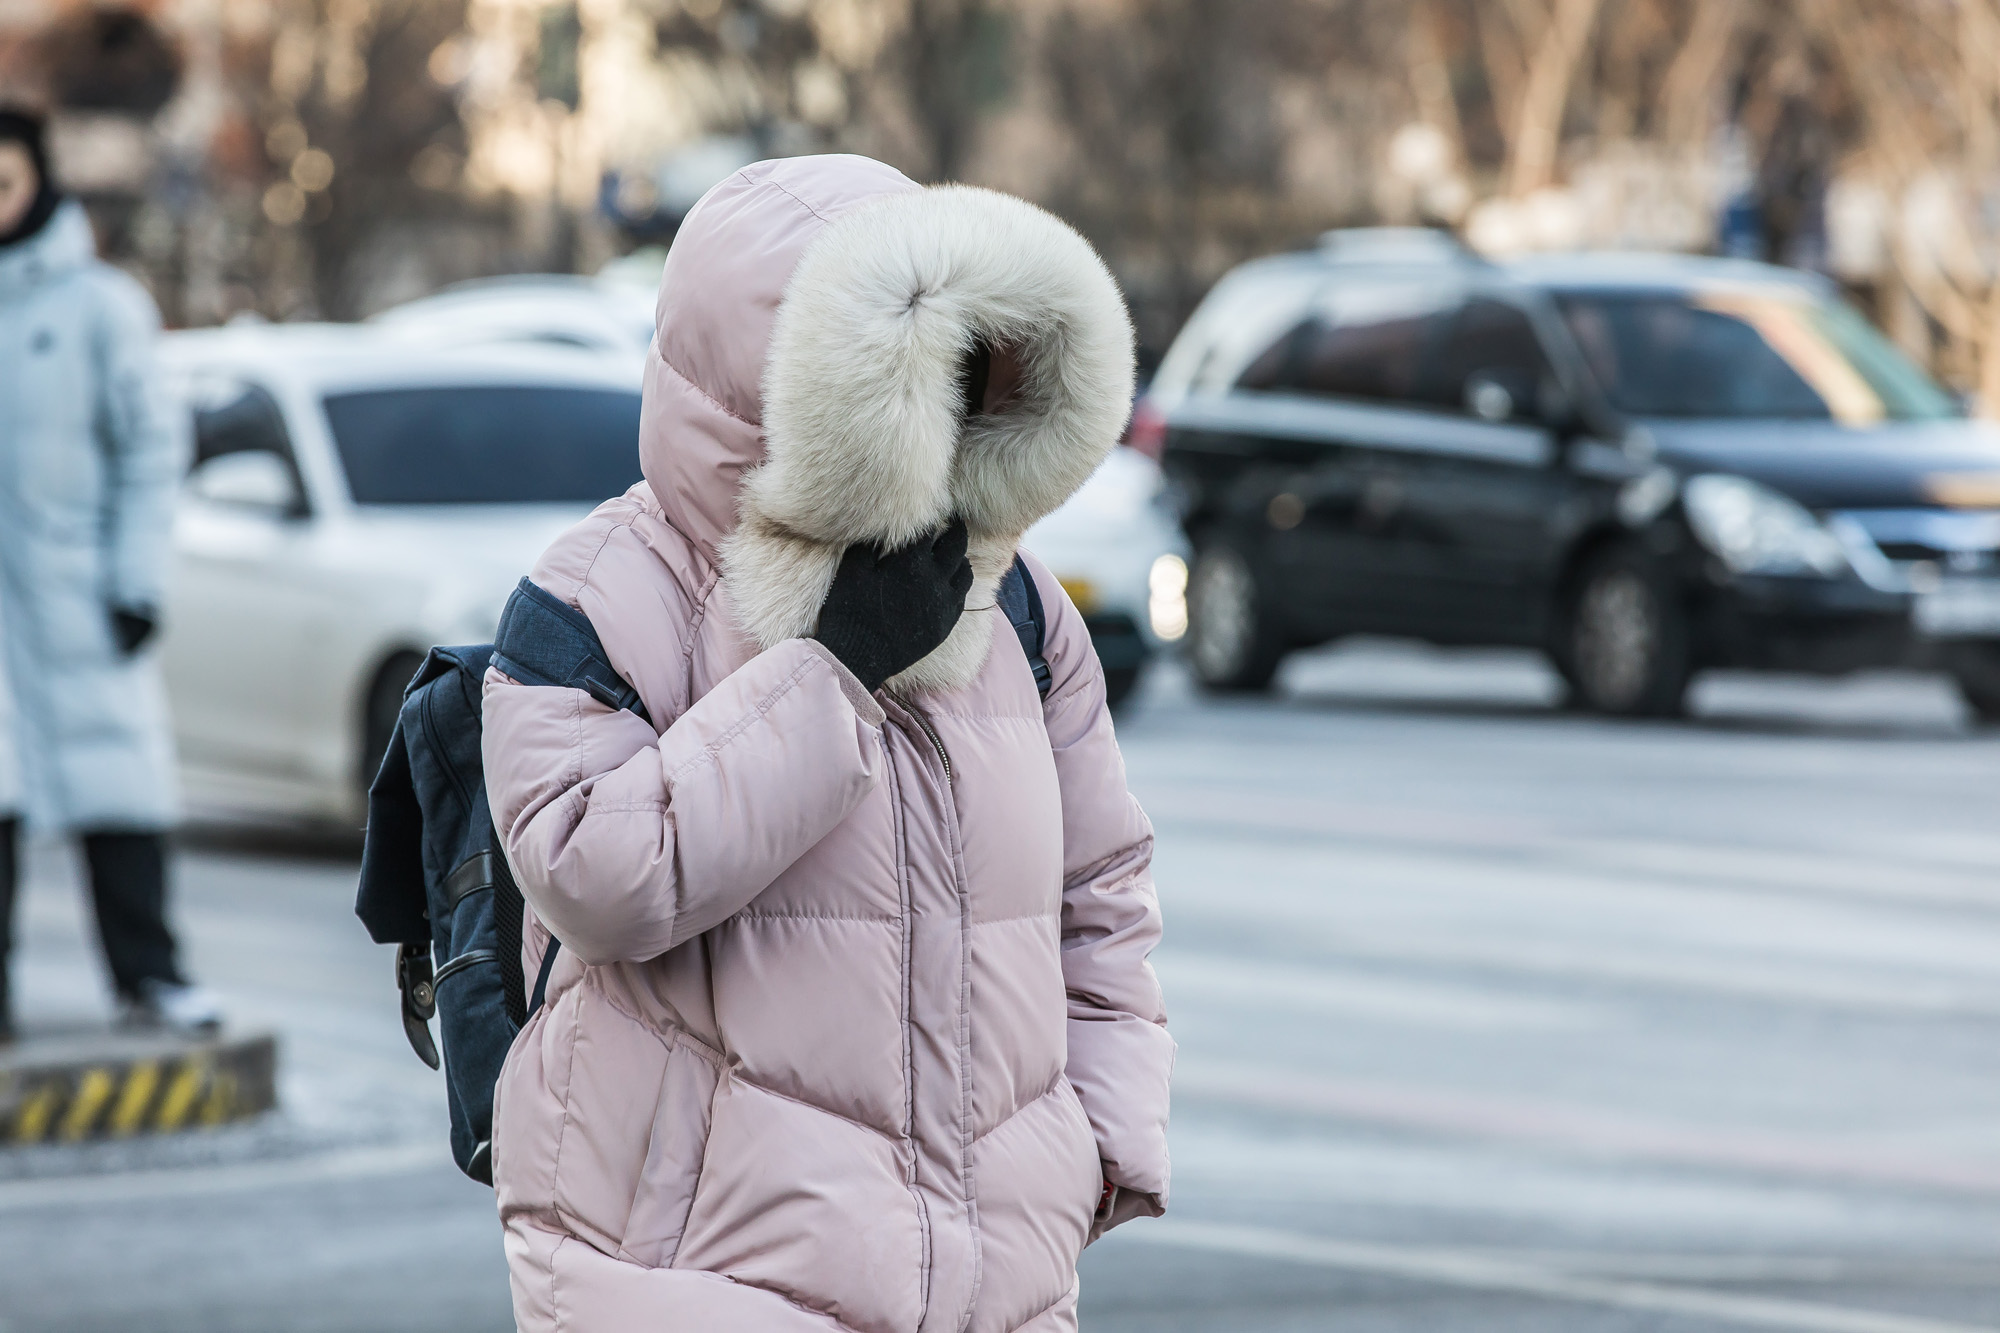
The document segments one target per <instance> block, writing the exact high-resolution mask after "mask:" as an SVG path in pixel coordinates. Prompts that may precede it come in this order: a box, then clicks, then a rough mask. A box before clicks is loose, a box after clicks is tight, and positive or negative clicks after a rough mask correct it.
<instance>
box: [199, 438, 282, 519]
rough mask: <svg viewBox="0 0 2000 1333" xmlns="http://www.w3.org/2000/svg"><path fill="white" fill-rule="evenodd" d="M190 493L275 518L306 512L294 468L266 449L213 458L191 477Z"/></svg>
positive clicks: (214, 502)
mask: <svg viewBox="0 0 2000 1333" xmlns="http://www.w3.org/2000/svg"><path fill="white" fill-rule="evenodd" d="M188 491H189V493H190V494H192V495H195V496H197V497H199V498H200V499H203V500H206V501H208V502H209V503H211V504H222V505H233V506H236V507H238V508H243V509H257V510H263V511H266V512H268V513H270V514H271V515H272V516H274V517H285V518H292V517H298V516H300V515H302V514H303V513H304V512H305V509H304V505H303V504H302V503H301V501H302V499H303V497H302V496H300V494H299V484H298V480H297V479H296V478H295V477H294V476H293V475H292V469H291V465H290V464H288V463H287V462H285V460H284V459H282V458H280V457H278V456H277V455H276V454H274V453H271V452H270V451H268V450H264V449H255V450H246V451H244V452H242V453H233V454H223V455H222V456H221V457H219V458H211V459H209V460H208V461H207V462H205V463H203V464H202V465H201V466H199V467H197V468H196V469H195V470H194V471H193V473H191V474H190V475H189V476H188Z"/></svg>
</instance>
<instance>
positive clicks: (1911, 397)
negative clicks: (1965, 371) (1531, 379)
mask: <svg viewBox="0 0 2000 1333" xmlns="http://www.w3.org/2000/svg"><path fill="white" fill-rule="evenodd" d="M1556 304H1557V305H1558V307H1559V308H1560V309H1561V310H1562V313H1563V317H1564V318H1565V319H1566V320H1567V321H1568V324H1569V328H1570V332H1571V333H1573V334H1574V335H1575V337H1576V341H1577V343H1578V344H1579V346H1580V347H1581V348H1582V350H1583V355H1584V359H1585V360H1586V361H1588V362H1589V364H1590V369H1591V372H1592V373H1593V374H1594V375H1595V376H1596V377H1597V382H1598V384H1599V386H1600V387H1601V388H1602V389H1603V390H1604V394H1605V397H1606V398H1608V399H1609V400H1610V402H1611V405H1612V406H1613V407H1615V408H1617V409H1618V410H1619V411H1621V412H1626V413H1629V414H1631V415H1633V416H1642V417H1763V418H1790V419H1805V420H1821V421H1825V420H1833V421H1838V422H1840V423H1841V424H1842V425H1848V426H1865V425H1868V424H1870V423H1872V422H1877V421H1884V420H1890V421H1929V420H1936V419H1937V418H1940V417H1948V416H1953V415H1955V414H1956V413H1955V411H1954V408H1953V406H1952V402H1951V400H1950V399H1949V398H1948V397H1946V395H1945V394H1944V392H1943V391H1942V390H1940V389H1939V388H1938V387H1937V386H1936V385H1934V384H1932V383H1931V382H1930V380H1928V379H1926V378H1925V377H1924V374H1923V372H1922V371H1920V370H1918V369H1917V368H1916V367H1915V366H1914V365H1912V364H1911V363H1910V362H1909V360H1908V359H1906V358H1905V357H1904V356H1903V354H1902V353H1900V352H1898V351H1897V350H1896V349H1895V348H1894V347H1892V346H1890V344H1889V343H1888V341H1887V340H1886V339H1884V338H1883V337H1882V335H1881V334H1879V333H1877V332H1876V331H1875V330H1874V329H1873V328H1871V327H1870V326H1869V324H1868V322H1867V321H1866V320H1864V319H1863V318H1862V317H1861V316H1860V315H1858V314H1856V313H1855V312H1854V311H1853V310H1852V309H1850V308H1849V307H1848V306H1846V305H1843V304H1841V303H1840V302H1838V301H1829V300H1823V299H1820V298H1817V297H1815V296H1812V295H1810V294H1808V293H1803V292H1787V291H1768V290H1766V291H1759V290H1746V289H1742V288H1725V289H1716V290H1713V291H1694V292H1676V293H1672V294H1667V293H1660V292H1571V293H1565V294H1558V295H1557V297H1556Z"/></svg>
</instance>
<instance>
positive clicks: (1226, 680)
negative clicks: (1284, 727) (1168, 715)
mask: <svg viewBox="0 0 2000 1333" xmlns="http://www.w3.org/2000/svg"><path fill="white" fill-rule="evenodd" d="M1187 596H1188V639H1187V656H1188V664H1189V665H1190V666H1192V667H1193V668H1194V677H1195V680H1197V681H1198V682H1200V684H1201V685H1202V687H1203V688H1204V689H1209V690H1219V691H1220V690H1261V689H1264V688H1265V687H1266V686H1268V685H1269V684H1270V683H1271V677H1273V676H1275V675H1276V674H1277V672H1278V663H1279V662H1280V661H1281V660H1282V659H1283V658H1284V648H1283V646H1282V643H1281V642H1280V640H1279V638H1278V636H1277V633H1276V631H1275V629H1274V627H1273V626H1272V624H1271V617H1270V614H1269V612H1268V611H1267V610H1266V608H1265V605H1264V597H1263V594H1262V592H1261V590H1260V589H1259V588H1258V587H1257V576H1256V574H1255V573H1254V572H1253V571H1252V569H1251V567H1250V561H1249V560H1248V559H1247V558H1245V556H1244V555H1243V553H1242V552H1241V551H1239V550H1237V549H1236V547H1234V546H1232V545H1230V544H1229V543H1227V542H1219V541H1218V542H1211V543H1208V544H1206V545H1204V546H1203V547H1202V548H1201V549H1200V550H1199V551H1197V552H1196V553H1195V558H1194V569H1193V570H1192V571H1191V572H1190V573H1189V575H1188V593H1187Z"/></svg>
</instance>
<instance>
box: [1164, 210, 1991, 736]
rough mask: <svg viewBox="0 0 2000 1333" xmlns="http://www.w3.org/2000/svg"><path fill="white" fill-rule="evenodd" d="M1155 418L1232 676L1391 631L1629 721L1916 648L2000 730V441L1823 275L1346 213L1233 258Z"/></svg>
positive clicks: (1210, 619) (1207, 636) (1209, 665)
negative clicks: (1250, 257) (1470, 652)
mask: <svg viewBox="0 0 2000 1333" xmlns="http://www.w3.org/2000/svg"><path fill="white" fill-rule="evenodd" d="M1140 419H1141V422H1142V423H1143V424H1145V426H1146V428H1147V429H1148V430H1150V431H1152V432H1153V433H1155V434H1159V435H1163V436H1164V459H1165V463H1166V467H1167V471H1168V474H1169V476H1170V477H1171V478H1172V479H1173V484H1174V486H1175V489H1176V491H1177V493H1178V496H1179V499H1180V503H1181V505H1182V513H1183V518H1184V521H1185V523H1186V525H1187V528H1188V531H1189V533H1190V535H1191V537H1192V539H1193V544H1194V550H1195V555H1194V563H1193V570H1192V573H1191V575H1190V585H1189V621H1190V624H1189V631H1188V656H1189V659H1190V661H1191V663H1192V666H1193V670H1194V673H1195V675H1196V677H1197V678H1198V679H1199V680H1200V681H1201V682H1202V683H1203V684H1205V685H1207V686H1209V687H1211V688H1216V689H1253V688H1261V687H1262V686H1264V685H1265V684H1267V683H1268V682H1269V681H1270V679H1271V678H1272V674H1273V673H1274V672H1275V670H1276V669H1277V666H1278V663H1279V661H1280V659H1281V658H1282V657H1283V656H1284V655H1285V653H1286V652H1287V651H1289V650H1291V649H1293V648H1297V647H1301V646H1304V645H1310V644H1316V643H1323V642H1326V641H1328V640H1331V639H1335V638H1338V637H1340V636H1342V635H1347V634H1355V633H1377V634H1389V635H1403V636H1410V637H1415V638H1421V639H1428V640H1431V641H1433V642H1436V643H1441V644H1486V645H1522V646H1530V647H1538V648H1542V649H1545V650H1546V651H1547V652H1548V654H1549V656H1550V657H1551V658H1552V659H1553V661H1554V663H1555V664H1556V666H1557V668H1558V669H1559V670H1560V671H1561V672H1562V674H1563V676H1564V678H1565V679H1566V680H1567V682H1568V684H1569V686H1570V689H1571V694H1572V698H1573V699H1574V700H1575V701H1576V702H1578V703H1580V704H1583V705H1585V706H1588V707H1590V708H1593V709H1597V710H1600V711H1604V712H1609V713H1631V714H1665V713H1671V712H1674V711H1676V710H1677V709H1678V708H1679V707H1680V705H1681V702H1682V699H1683V696H1684V693H1685V691H1686V688H1687V685H1688V683H1689V680H1690V678H1691V676H1692V675H1693V674H1694V673H1695V672H1696V671H1698V670H1700V669H1702V668H1704V667H1712V666H1734V667H1762V668H1772V669H1783V670H1800V671H1812V672H1843V671H1848V670H1853V669H1858V668H1862V667H1869V666H1889V665H1908V664H1921V665H1934V666H1939V667H1942V668H1944V669H1946V670H1949V671H1950V672H1951V673H1952V674H1953V675H1954V676H1955V677H1956V679H1957V680H1958V683H1959V686H1960V690H1961V693H1962V694H1963V695H1964V697H1965V699H1966V700H1967V702H1968V703H1969V704H1970V705H1971V707H1972V708H1973V709H1974V711H1975V712H1976V713H1977V714H1978V715H1979V716H1980V717H1982V718H1984V719H1987V720H1995V719H2000V558H1997V557H2000V432H1996V431H1995V429H1994V428H1993V427H1991V426H1989V425H1986V424H1983V423H1978V422H1972V421H1966V420H1962V419H1958V414H1957V410H1956V406H1955V404H1954V403H1953V402H1952V401H1951V400H1950V399H1949V398H1948V397H1947V396H1946V395H1945V394H1944V393H1943V392H1942V391H1941V390H1939V389H1938V388H1937V387H1936V386H1935V385H1934V384H1932V383H1931V382H1930V381H1929V380H1928V379H1926V378H1925V376H1924V375H1923V373H1922V372H1921V371H1919V370H1918V369H1917V368H1916V367H1915V366H1914V365H1912V364H1911V363H1910V362H1909V361H1908V360H1907V359H1905V358H1904V357H1903V356H1902V355H1901V354H1900V353H1899V352H1897V351H1896V350H1895V349H1894V348H1893V347H1891V346H1890V345H1889V344H1888V343H1887V342H1886V341H1885V340H1884V339H1883V338H1882V337H1881V336H1880V335H1879V334H1877V333H1876V332H1875V331H1874V330H1873V329H1872V328H1871V327H1870V326H1869V325H1868V324H1867V323H1866V321H1865V320H1863V319H1862V318H1861V317H1860V316H1859V315H1858V314H1856V313H1854V312H1853V311H1852V310H1851V309H1850V308H1848V307H1847V306H1846V305H1844V304H1842V303H1841V302H1840V301H1839V300H1838V298H1837V296H1836V295H1835V294H1834V292H1833V291H1832V289H1831V288H1830V286H1829V285H1828V284H1826V283H1824V282H1823V281H1821V280H1819V279H1817V278H1814V277H1811V276H1808V275H1804V274H1800V273H1796V272H1792V271H1789V270H1784V269H1778V268H1773V267H1769V266H1765V265H1759V264H1750V263H1743V262H1737V261H1725V260H1714V259H1700V258H1690V257H1678V256H1657V255H1614V254H1602V255H1555V256H1545V257H1539V258H1535V259H1531V260H1522V261H1518V262H1514V263H1508V264H1491V263H1486V262H1483V261H1480V260H1477V259H1475V258H1473V257H1472V256H1470V255H1469V254H1467V253H1465V252H1464V251H1462V250H1460V249H1459V248H1458V247H1457V245H1456V244H1455V243H1454V242H1452V241H1451V240H1450V239H1449V238H1448V237H1443V236H1440V235H1436V234H1432V233H1427V232H1406V231H1398V230H1392V229H1385V230H1370V231H1358V232H1336V233H1331V234H1330V235H1329V236H1328V237H1327V238H1326V240H1325V242H1324V243H1323V244H1322V245H1321V247H1320V248H1319V249H1318V250H1316V251H1314V252H1311V253H1305V254H1294V255H1284V256H1279V257H1275V258H1271V259H1267V260H1261V261H1257V262H1254V263H1251V264H1246V265H1244V266H1242V267H1240V268H1239V269H1237V270H1235V271H1234V272H1233V273H1231V274H1230V275H1228V276H1227V277H1226V278H1225V279H1224V280H1223V281H1222V282H1221V283H1220V284H1219V285H1218V286H1217V287H1216V289H1215V290H1214V291H1213V292H1212V293H1211V294H1210V295H1209V297H1208V298H1207V300H1206V301H1205V302H1204V303H1203V304H1202V306H1201V307H1200V309H1199V310H1198V311H1197V312H1196V313H1195V315H1194V316H1193V318H1192V319H1191V320H1190V321H1189V323H1188V325H1187V326H1186V328H1185V329H1184V330H1183V331H1182V333H1181V334H1180V336H1179V338H1178V339H1177V340H1176V341H1175V343H1174V345H1173V347H1172V349H1171V350H1170V352H1169V353H1168V355H1167V357H1166V359H1165V360H1164V362H1163V363H1162V366H1161V369H1160V373H1159V375H1158V376H1157V377H1156V379H1155V381H1154V384H1153V386H1152V389H1151V392H1150V394H1149V397H1148V401H1147V403H1146V404H1144V405H1143V407H1142V409H1141V413H1140Z"/></svg>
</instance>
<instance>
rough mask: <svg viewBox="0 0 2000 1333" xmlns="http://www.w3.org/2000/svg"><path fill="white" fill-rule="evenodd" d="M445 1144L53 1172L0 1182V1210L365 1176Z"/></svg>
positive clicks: (416, 1167)
mask: <svg viewBox="0 0 2000 1333" xmlns="http://www.w3.org/2000/svg"><path fill="white" fill-rule="evenodd" d="M450 1160H451V1159H450V1158H449V1157H448V1156H447V1155H446V1154H445V1152H444V1149H443V1148H442V1147H441V1146H439V1145H437V1144H431V1143H398V1144H392V1145H389V1146H387V1147H379V1148H352V1149H348V1150H346V1151H342V1152H333V1153H325V1154H322V1155H319V1156H315V1157H303V1158H292V1159H288V1160H285V1161H276V1162H243V1163H239V1164H236V1165H233V1166H205V1167H186V1168H183V1169H179V1170H162V1171H131V1172H120V1173H116V1174H109V1175H102V1176H57V1177H52V1178H50V1179H46V1180H19V1181H13V1182H10V1183H7V1184H0V1213H8V1212H19V1211H22V1210H24V1209H33V1208H60V1207H66V1206H81V1205H93V1204H103V1203H130V1202H136V1201H140V1200H145V1199H181V1198H191V1197H194V1196H196V1195H202V1194H234V1193H239V1192H245V1191H256V1190H274V1189H286V1188H290V1187H292V1186H296V1185H314V1184H324V1183H326V1182H329V1181H341V1180H366V1179H370V1178H372V1177H375V1176H393V1175H400V1174H402V1173H404V1172H408V1171H421V1170H424V1169H426V1168H430V1167H436V1166H444V1165H447V1164H449V1162H450Z"/></svg>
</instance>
